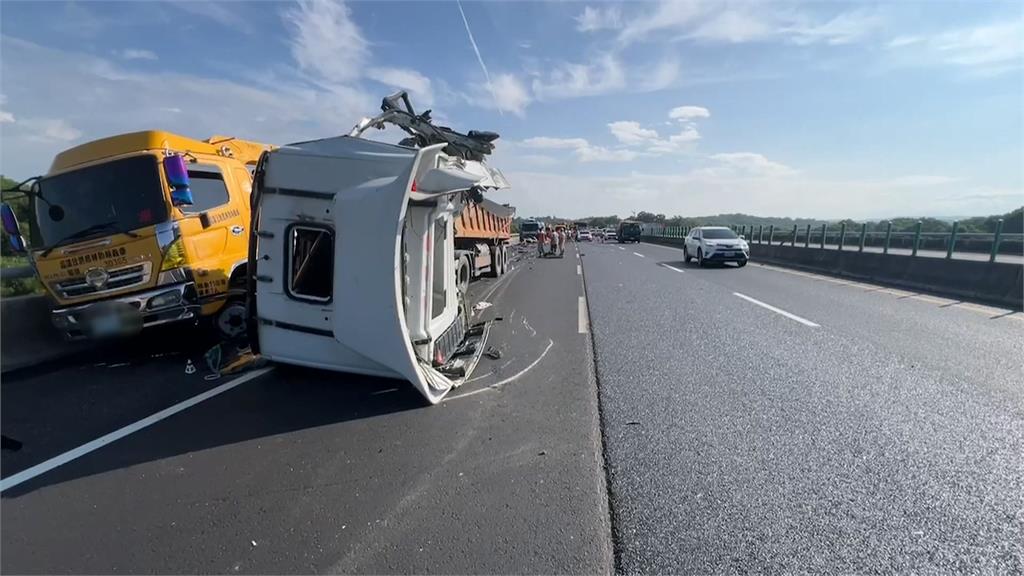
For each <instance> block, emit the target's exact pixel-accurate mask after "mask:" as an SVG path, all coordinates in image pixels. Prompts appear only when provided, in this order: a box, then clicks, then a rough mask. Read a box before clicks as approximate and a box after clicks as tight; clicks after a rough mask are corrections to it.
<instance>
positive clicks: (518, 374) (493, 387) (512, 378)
mask: <svg viewBox="0 0 1024 576" xmlns="http://www.w3.org/2000/svg"><path fill="white" fill-rule="evenodd" d="M554 345H555V341H554V340H551V339H548V345H547V347H546V348H544V351H543V352H541V353H540V356H538V357H537V359H536V360H534V361H533V362H531V363H530V365H529V366H527V367H526V368H523V369H522V370H520V371H519V372H516V373H515V374H513V375H512V376H509V377H508V378H505V379H504V380H502V381H501V382H495V383H494V384H491V385H490V386H488V387H486V388H481V389H479V390H473V391H471V392H466V393H465V394H455V395H453V396H446V397H445V399H444V401H445V402H447V401H449V400H456V399H458V398H465V397H466V396H472V395H474V394H479V393H481V392H487V391H488V390H497V389H498V388H501V387H502V386H504V385H505V384H508V383H509V382H513V381H515V380H518V379H519V378H520V377H521V376H522V375H524V374H526V373H527V372H529V371H530V370H533V367H534V366H536V365H537V364H540V361H541V360H543V359H544V357H545V356H547V355H548V352H549V351H550V350H551V347H552V346H554Z"/></svg>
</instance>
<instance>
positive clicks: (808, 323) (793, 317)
mask: <svg viewBox="0 0 1024 576" xmlns="http://www.w3.org/2000/svg"><path fill="white" fill-rule="evenodd" d="M733 295H734V296H739V297H740V298H743V299H744V300H746V301H747V302H751V303H753V304H757V305H758V306H760V307H762V308H767V309H768V310H771V311H772V312H775V313H776V314H782V315H783V316H785V317H786V318H789V319H790V320H796V321H797V322H799V323H801V324H804V325H805V326H810V327H812V328H820V326H819V325H817V324H815V323H814V322H811V321H810V320H807V319H806V318H801V317H799V316H797V315H796V314H790V313H789V312H786V311H785V310H782V309H780V308H776V307H775V306H772V305H771V304H765V303H764V302H761V301H760V300H755V299H753V298H751V297H750V296H746V295H744V294H740V293H739V292H733Z"/></svg>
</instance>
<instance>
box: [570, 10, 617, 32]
mask: <svg viewBox="0 0 1024 576" xmlns="http://www.w3.org/2000/svg"><path fill="white" fill-rule="evenodd" d="M620 27H622V11H621V10H620V9H619V7H618V6H605V7H601V8H594V7H591V6H586V7H584V8H583V12H582V13H580V15H579V16H577V17H576V29H577V30H579V31H580V32H594V31H597V30H614V29H617V28H620Z"/></svg>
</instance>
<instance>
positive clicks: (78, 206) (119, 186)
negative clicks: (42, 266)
mask: <svg viewBox="0 0 1024 576" xmlns="http://www.w3.org/2000/svg"><path fill="white" fill-rule="evenodd" d="M34 208H35V215H36V216H35V219H36V222H37V224H38V225H37V226H35V227H34V230H33V232H34V234H33V238H32V243H33V245H35V246H47V247H50V248H52V247H54V246H58V245H61V244H67V243H69V242H73V241H76V240H84V239H86V238H87V237H89V236H92V235H94V234H109V233H111V232H128V231H131V230H134V229H137V228H141V227H143V226H150V225H152V224H157V223H159V222H163V221H165V220H167V217H168V213H167V205H166V204H165V203H164V197H163V188H162V186H161V184H160V172H159V170H158V168H157V159H156V157H155V156H149V155H146V156H132V157H129V158H124V159H121V160H114V161H112V162H106V163H103V164H97V165H95V166H89V167H87V168H81V169H79V170H73V171H71V172H65V173H63V174H58V175H56V176H51V177H49V178H43V179H42V180H40V181H39V189H38V193H37V197H36V199H35V206H34ZM58 208H59V209H58Z"/></svg>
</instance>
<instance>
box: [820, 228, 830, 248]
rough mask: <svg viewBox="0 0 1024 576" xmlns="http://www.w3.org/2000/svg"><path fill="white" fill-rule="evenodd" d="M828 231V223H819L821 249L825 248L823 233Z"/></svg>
mask: <svg viewBox="0 0 1024 576" xmlns="http://www.w3.org/2000/svg"><path fill="white" fill-rule="evenodd" d="M827 232H828V224H822V225H821V249H822V250H824V249H825V234H826V233H827Z"/></svg>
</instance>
